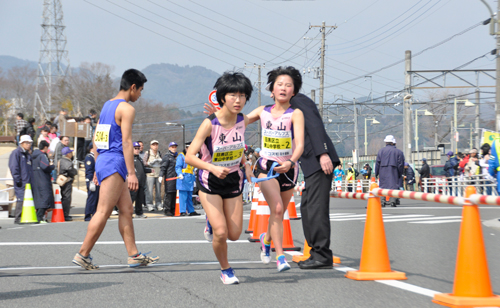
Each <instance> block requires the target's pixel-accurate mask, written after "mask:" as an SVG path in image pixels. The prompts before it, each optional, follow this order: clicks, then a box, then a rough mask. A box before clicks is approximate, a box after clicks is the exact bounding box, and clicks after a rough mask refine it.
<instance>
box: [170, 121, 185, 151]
mask: <svg viewBox="0 0 500 308" xmlns="http://www.w3.org/2000/svg"><path fill="white" fill-rule="evenodd" d="M165 124H166V125H167V126H180V127H182V146H184V148H185V147H186V124H181V123H171V122H167V123H165Z"/></svg>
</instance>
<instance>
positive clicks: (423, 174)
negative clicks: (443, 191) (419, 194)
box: [417, 158, 431, 191]
mask: <svg viewBox="0 0 500 308" xmlns="http://www.w3.org/2000/svg"><path fill="white" fill-rule="evenodd" d="M417 171H418V173H419V174H420V180H419V182H420V187H421V188H422V191H423V187H424V185H423V183H424V182H425V181H424V179H428V178H430V177H431V169H430V168H429V165H428V164H427V158H422V168H420V169H417Z"/></svg>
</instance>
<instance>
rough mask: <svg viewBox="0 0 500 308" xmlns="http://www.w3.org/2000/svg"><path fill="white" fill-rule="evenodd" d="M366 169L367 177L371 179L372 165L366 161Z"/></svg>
mask: <svg viewBox="0 0 500 308" xmlns="http://www.w3.org/2000/svg"><path fill="white" fill-rule="evenodd" d="M364 169H365V170H366V174H365V179H368V180H369V179H371V178H372V167H370V164H368V163H366V164H365V167H364Z"/></svg>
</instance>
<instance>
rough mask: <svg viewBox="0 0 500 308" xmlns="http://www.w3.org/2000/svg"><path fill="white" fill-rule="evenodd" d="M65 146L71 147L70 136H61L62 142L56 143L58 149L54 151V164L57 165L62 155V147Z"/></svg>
mask: <svg viewBox="0 0 500 308" xmlns="http://www.w3.org/2000/svg"><path fill="white" fill-rule="evenodd" d="M64 147H69V137H67V136H62V137H61V138H60V142H59V143H57V145H56V149H55V151H54V165H56V166H57V162H58V161H59V159H60V158H61V157H62V149H63V148H64Z"/></svg>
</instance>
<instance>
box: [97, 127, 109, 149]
mask: <svg viewBox="0 0 500 308" xmlns="http://www.w3.org/2000/svg"><path fill="white" fill-rule="evenodd" d="M110 129H111V124H98V125H97V127H96V129H95V137H94V143H95V145H96V147H97V148H98V149H100V150H109V131H110Z"/></svg>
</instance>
